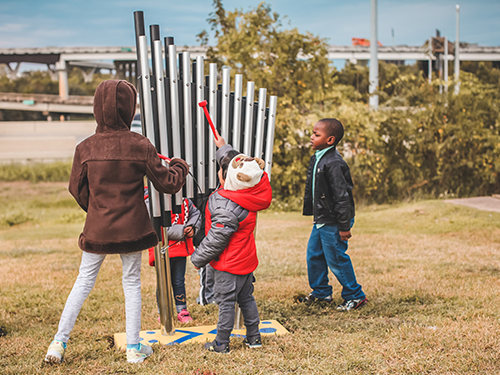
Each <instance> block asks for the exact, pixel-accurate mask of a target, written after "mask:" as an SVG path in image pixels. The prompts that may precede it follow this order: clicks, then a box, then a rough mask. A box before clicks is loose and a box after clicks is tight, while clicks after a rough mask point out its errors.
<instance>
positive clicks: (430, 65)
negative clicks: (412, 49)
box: [429, 38, 432, 83]
mask: <svg viewBox="0 0 500 375" xmlns="http://www.w3.org/2000/svg"><path fill="white" fill-rule="evenodd" d="M429 83H432V38H429Z"/></svg>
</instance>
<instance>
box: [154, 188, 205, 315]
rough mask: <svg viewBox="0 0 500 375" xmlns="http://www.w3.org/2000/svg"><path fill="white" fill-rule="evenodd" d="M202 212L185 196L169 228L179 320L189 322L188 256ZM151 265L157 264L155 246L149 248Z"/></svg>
mask: <svg viewBox="0 0 500 375" xmlns="http://www.w3.org/2000/svg"><path fill="white" fill-rule="evenodd" d="M200 216H201V213H200V211H199V210H198V209H197V208H196V206H195V205H194V204H193V202H191V200H190V199H188V198H184V199H183V201H182V210H181V213H180V214H174V213H172V225H171V226H170V227H169V228H168V229H167V235H168V256H169V258H170V276H171V280H172V288H173V290H174V299H175V308H176V310H177V320H178V321H179V322H181V323H189V322H190V321H192V320H193V319H192V318H191V315H190V314H189V311H188V310H187V303H186V284H185V275H186V258H187V257H188V256H190V255H191V254H193V252H194V246H193V237H194V236H195V235H196V233H197V232H198V231H199V230H200V227H201V217H200ZM149 265H150V266H151V267H154V265H155V252H154V248H150V249H149Z"/></svg>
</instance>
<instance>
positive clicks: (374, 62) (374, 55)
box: [369, 0, 378, 109]
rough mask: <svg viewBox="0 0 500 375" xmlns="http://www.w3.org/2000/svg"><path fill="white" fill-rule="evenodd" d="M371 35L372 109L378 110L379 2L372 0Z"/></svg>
mask: <svg viewBox="0 0 500 375" xmlns="http://www.w3.org/2000/svg"><path fill="white" fill-rule="evenodd" d="M371 11H372V12H371V33H370V34H371V35H370V87H369V91H370V98H369V102H370V107H371V108H372V109H377V108H378V95H377V94H376V91H377V90H378V44H377V43H378V17H377V12H378V11H377V0H372V6H371Z"/></svg>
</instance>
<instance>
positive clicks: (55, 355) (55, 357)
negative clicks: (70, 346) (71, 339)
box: [45, 340, 66, 364]
mask: <svg viewBox="0 0 500 375" xmlns="http://www.w3.org/2000/svg"><path fill="white" fill-rule="evenodd" d="M65 350H66V344H65V343H64V342H62V341H60V340H54V341H52V342H51V343H50V345H49V349H48V350H47V354H46V355H45V362H47V363H51V364H59V363H61V362H62V361H63V359H64V351H65Z"/></svg>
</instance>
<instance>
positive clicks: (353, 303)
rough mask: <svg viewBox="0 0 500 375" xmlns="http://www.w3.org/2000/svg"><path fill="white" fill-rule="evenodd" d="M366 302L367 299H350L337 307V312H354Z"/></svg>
mask: <svg viewBox="0 0 500 375" xmlns="http://www.w3.org/2000/svg"><path fill="white" fill-rule="evenodd" d="M367 302H368V298H366V297H365V298H361V299H350V300H344V302H342V303H341V304H340V305H338V306H337V310H340V311H349V310H356V309H359V308H360V307H361V306H363V305H364V304H365V303H367Z"/></svg>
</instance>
